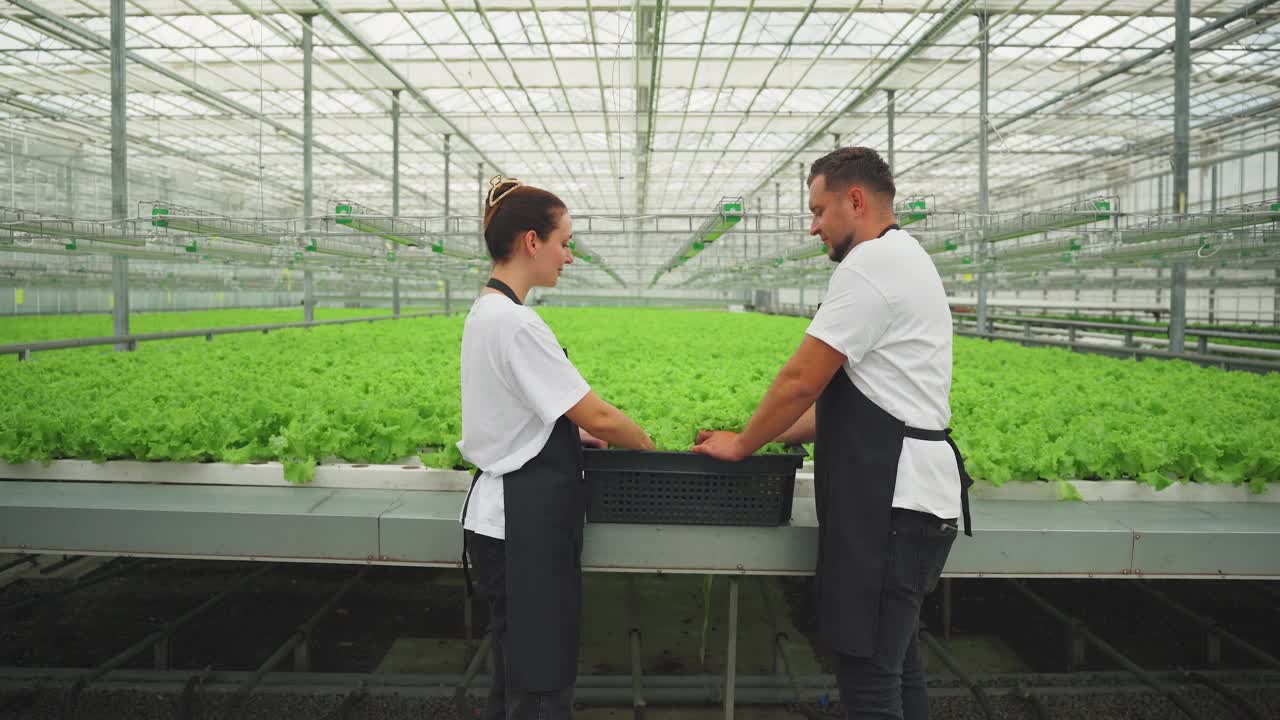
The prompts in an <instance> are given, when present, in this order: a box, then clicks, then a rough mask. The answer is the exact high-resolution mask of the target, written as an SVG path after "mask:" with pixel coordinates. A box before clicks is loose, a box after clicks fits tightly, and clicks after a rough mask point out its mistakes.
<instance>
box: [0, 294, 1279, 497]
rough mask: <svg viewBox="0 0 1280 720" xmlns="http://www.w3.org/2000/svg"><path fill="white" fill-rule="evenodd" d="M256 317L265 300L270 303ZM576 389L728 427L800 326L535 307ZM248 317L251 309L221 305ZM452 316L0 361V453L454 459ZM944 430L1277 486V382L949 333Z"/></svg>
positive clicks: (1073, 461) (1274, 377) (1026, 450)
mask: <svg viewBox="0 0 1280 720" xmlns="http://www.w3.org/2000/svg"><path fill="white" fill-rule="evenodd" d="M268 312H269V311H268ZM542 312H543V315H544V317H545V318H546V319H547V321H548V323H549V324H550V325H551V326H552V328H553V329H554V330H555V332H556V333H557V336H558V337H559V339H560V340H561V343H562V344H564V345H565V346H566V347H567V348H568V349H569V351H570V354H571V357H572V358H573V361H574V363H575V364H576V365H577V366H578V367H579V369H580V370H581V371H582V372H583V375H584V376H585V377H586V378H587V380H588V382H589V383H590V384H591V385H592V387H593V388H595V389H596V390H597V391H598V392H599V393H600V394H601V395H603V396H604V397H605V398H606V399H607V400H609V401H610V402H612V403H614V404H616V405H617V406H619V407H620V408H622V409H623V410H624V411H625V412H627V413H628V414H629V415H631V416H632V417H633V418H635V419H636V420H637V421H638V422H640V423H641V424H642V425H643V426H644V427H645V428H646V429H647V430H648V431H649V432H650V434H651V435H652V436H653V437H654V439H655V441H656V442H657V444H658V446H659V447H660V448H662V449H668V450H685V449H687V448H688V447H689V446H690V445H691V443H692V441H693V438H694V435H695V433H696V431H697V430H698V429H699V428H708V427H724V428H739V427H741V426H742V425H743V424H744V423H745V422H746V420H747V419H748V418H749V417H750V414H751V412H752V410H753V409H754V408H755V406H756V403H757V402H758V401H759V399H760V397H761V396H762V395H763V394H764V391H765V390H766V389H767V387H768V385H769V383H770V381H771V380H772V379H773V376H774V374H775V373H776V371H777V369H778V368H779V367H780V366H781V364H782V363H783V362H785V360H786V359H787V357H788V356H789V355H790V353H791V352H792V351H793V350H794V349H795V347H796V345H797V344H798V343H799V341H800V339H801V337H802V334H803V332H804V328H805V321H804V320H800V319H795V318H786V317H772V316H762V315H753V314H741V313H736V314H735V313H719V312H690V311H674V310H641V309H554V308H553V309H546V310H543V311H542ZM219 319H220V320H221V321H223V324H254V323H257V322H262V320H261V315H251V314H241V315H239V316H233V317H229V316H222V317H221V318H219ZM461 333H462V319H461V318H460V317H449V318H428V319H417V320H405V321H398V322H384V323H371V324H359V325H348V326H336V327H323V328H315V329H311V330H307V331H299V330H290V331H284V332H279V333H272V334H270V335H258V334H250V335H230V336H224V337H220V338H218V339H217V340H216V341H215V342H213V343H205V342H203V341H199V342H187V341H175V342H160V343H152V344H148V345H145V346H143V347H142V349H141V350H139V351H138V352H134V353H111V352H105V351H104V352H96V353H93V354H88V353H85V352H80V351H76V352H51V353H44V354H38V355H37V356H36V359H35V360H34V361H33V362H24V363H17V362H14V363H5V364H0V397H4V398H6V401H5V403H4V404H3V406H0V461H2V462H9V463H18V462H25V461H48V460H53V459H60V458H85V459H93V460H110V459H125V458H129V459H140V460H157V461H176V462H208V461H223V462H233V463H244V462H250V461H257V460H280V461H283V462H284V463H285V467H286V475H287V476H288V477H289V479H290V480H292V481H295V482H305V481H307V480H308V479H310V478H311V477H312V476H313V473H314V468H315V466H316V464H317V463H321V462H328V461H335V460H344V461H348V462H359V463H391V462H395V461H397V460H400V459H402V458H404V457H407V456H414V455H420V456H422V457H423V459H424V461H426V462H427V464H428V465H431V466H433V467H447V466H453V465H458V464H460V463H461V458H460V457H459V456H458V453H457V450H456V449H455V446H454V443H455V442H456V441H457V439H458V436H459V432H460V426H461V419H460V414H459V413H460V410H459V408H460V402H459V382H458V347H459V343H460V339H461ZM951 404H952V409H953V419H952V427H953V428H954V429H955V436H956V438H957V441H958V443H959V444H960V446H961V449H962V450H963V451H964V452H965V454H966V457H967V458H968V464H969V468H970V471H971V472H972V473H973V475H974V476H975V477H978V478H981V479H985V480H988V481H990V482H992V483H995V484H1002V483H1005V482H1008V481H1011V480H1054V481H1057V480H1078V479H1099V478H1101V479H1115V478H1132V479H1136V480H1140V481H1143V482H1146V483H1150V484H1152V485H1155V486H1158V487H1163V486H1166V485H1168V484H1170V483H1172V482H1176V481H1179V480H1190V481H1196V482H1207V483H1231V484H1248V485H1249V486H1250V487H1251V488H1252V489H1254V490H1255V491H1262V490H1263V489H1265V487H1266V483H1267V482H1272V481H1278V480H1280V374H1270V375H1256V374H1252V373H1238V372H1224V371H1221V370H1217V369H1212V368H1200V367H1197V366H1194V365H1190V364H1187V363H1182V362H1150V361H1149V362H1134V361H1128V360H1115V359H1110V358H1103V357H1098V356H1091V355H1083V354H1074V353H1069V352H1065V351H1061V350H1057V349H1047V348H1024V347H1020V346H1017V345H1014V344H1011V343H990V342H982V341H976V340H970V339H966V338H957V340H956V347H955V369H954V384H953V390H952V398H951Z"/></svg>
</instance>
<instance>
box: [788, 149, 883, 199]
mask: <svg viewBox="0 0 1280 720" xmlns="http://www.w3.org/2000/svg"><path fill="white" fill-rule="evenodd" d="M819 176H821V177H824V178H826V183H827V189H828V190H843V189H844V188H846V187H848V186H849V185H852V184H853V183H858V184H859V185H862V186H864V187H866V188H867V189H869V190H871V191H873V192H877V193H881V194H883V195H887V196H888V197H889V199H890V200H893V196H894V194H895V193H896V192H897V188H895V187H894V185H893V173H891V172H890V171H889V164H888V163H886V162H885V161H884V159H883V158H881V157H880V154H879V153H877V152H876V151H875V150H872V149H871V148H865V147H846V148H840V149H839V150H835V151H833V152H829V153H827V154H826V155H823V156H822V157H820V158H818V159H817V160H815V161H814V162H813V165H812V166H811V167H810V168H809V181H808V182H809V184H811V185H812V184H813V181H814V180H815V179H817V178H818V177H819Z"/></svg>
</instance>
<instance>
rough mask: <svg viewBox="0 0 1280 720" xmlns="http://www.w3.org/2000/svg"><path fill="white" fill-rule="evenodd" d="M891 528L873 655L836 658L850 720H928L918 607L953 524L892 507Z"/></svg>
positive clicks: (938, 569) (947, 547)
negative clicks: (921, 659)
mask: <svg viewBox="0 0 1280 720" xmlns="http://www.w3.org/2000/svg"><path fill="white" fill-rule="evenodd" d="M890 528H891V536H890V538H889V557H888V565H887V567H886V570H885V577H884V589H883V590H882V591H881V595H880V619H879V624H878V626H877V629H876V647H875V651H874V652H873V653H872V654H871V656H870V657H853V656H851V655H843V654H842V655H838V657H837V661H838V665H837V668H836V680H837V682H838V683H839V685H840V700H841V702H842V703H843V704H844V707H845V712H846V715H847V717H848V718H849V720H889V719H892V720H925V719H926V718H928V717H929V696H928V691H927V690H926V687H925V677H924V668H923V666H922V664H921V662H920V639H919V637H920V634H919V627H920V605H921V604H922V602H923V601H924V596H925V595H927V594H929V593H930V592H932V591H933V589H934V587H936V586H937V584H938V578H939V577H941V575H942V566H943V565H945V564H946V562H947V555H948V554H949V553H950V552H951V543H952V542H954V541H955V539H956V522H955V520H947V521H945V522H944V521H942V520H939V519H938V518H936V517H934V516H932V515H929V514H926V513H920V512H914V511H911V510H899V509H897V508H894V510H893V519H892V522H891V524H890Z"/></svg>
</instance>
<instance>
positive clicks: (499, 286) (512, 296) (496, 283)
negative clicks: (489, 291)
mask: <svg viewBox="0 0 1280 720" xmlns="http://www.w3.org/2000/svg"><path fill="white" fill-rule="evenodd" d="M484 286H485V287H487V288H493V289H494V290H497V291H498V292H500V293H502V294H503V295H506V296H507V298H508V299H509V300H511V302H513V303H515V304H517V305H523V304H524V303H522V302H520V298H518V297H516V291H515V290H512V289H511V286H510V285H508V284H506V283H504V282H502V281H501V280H499V279H498V278H496V277H491V278H489V282H487V283H485V284H484Z"/></svg>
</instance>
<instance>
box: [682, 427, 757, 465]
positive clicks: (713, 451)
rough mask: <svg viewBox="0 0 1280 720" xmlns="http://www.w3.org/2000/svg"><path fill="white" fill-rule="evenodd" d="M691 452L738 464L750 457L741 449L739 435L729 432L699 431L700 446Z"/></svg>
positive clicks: (694, 447)
mask: <svg viewBox="0 0 1280 720" xmlns="http://www.w3.org/2000/svg"><path fill="white" fill-rule="evenodd" d="M690 450H692V451H693V452H696V453H701V454H703V455H710V456H711V457H713V458H716V459H717V460H728V461H729V462H738V461H739V460H742V459H744V458H746V457H747V456H748V455H750V453H745V452H742V449H741V448H740V447H739V445H738V433H736V432H729V431H728V430H699V431H698V444H697V445H694V446H693V447H692V448H690Z"/></svg>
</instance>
